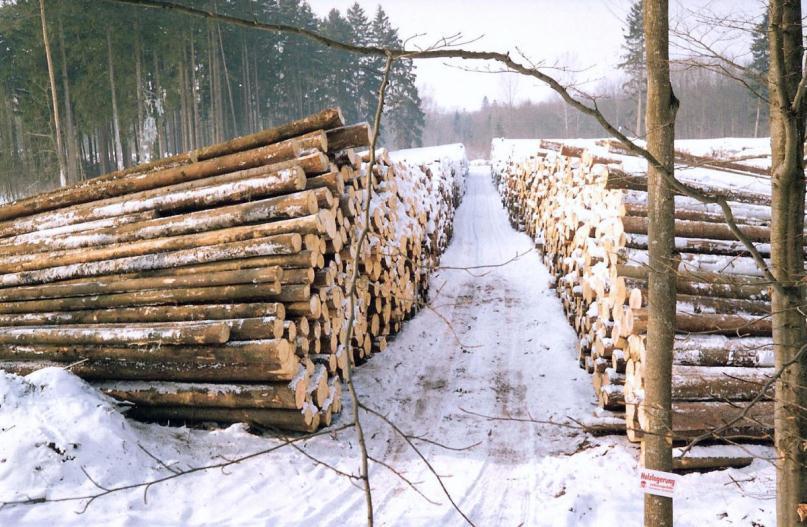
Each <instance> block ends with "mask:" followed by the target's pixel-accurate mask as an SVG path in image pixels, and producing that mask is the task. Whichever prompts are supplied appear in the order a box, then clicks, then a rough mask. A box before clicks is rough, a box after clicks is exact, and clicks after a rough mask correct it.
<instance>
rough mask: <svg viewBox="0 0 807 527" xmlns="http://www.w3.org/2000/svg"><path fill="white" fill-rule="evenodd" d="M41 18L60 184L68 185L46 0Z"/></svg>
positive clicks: (41, 1) (40, 6) (42, 6)
mask: <svg viewBox="0 0 807 527" xmlns="http://www.w3.org/2000/svg"><path fill="white" fill-rule="evenodd" d="M39 18H40V20H41V22H42V42H43V43H44V45H45V59H46V60H47V63H48V80H49V81H50V100H51V111H52V113H53V131H54V134H55V136H56V159H57V162H58V163H59V184H60V185H61V186H63V187H64V186H66V185H67V171H66V170H65V162H64V150H63V149H62V126H61V123H60V120H59V102H58V97H57V94H56V74H55V73H54V71H53V58H52V57H51V53H50V41H49V40H48V24H47V22H46V20H45V0H39Z"/></svg>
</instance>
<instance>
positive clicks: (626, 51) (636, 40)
mask: <svg viewBox="0 0 807 527" xmlns="http://www.w3.org/2000/svg"><path fill="white" fill-rule="evenodd" d="M642 5H643V2H642V0H636V1H634V3H633V5H631V7H630V11H629V12H628V18H627V20H626V23H627V27H626V28H625V33H624V34H623V36H624V42H623V43H622V55H621V58H622V62H620V63H619V68H620V69H621V70H623V71H624V72H625V73H626V74H627V76H628V80H627V82H626V83H625V86H624V87H625V89H626V91H627V93H628V95H633V96H635V97H636V131H635V133H636V134H637V135H642V130H643V129H644V126H643V125H642V101H643V99H644V97H645V92H646V83H647V80H646V73H645V47H644V27H643V16H642Z"/></svg>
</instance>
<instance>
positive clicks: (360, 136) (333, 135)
mask: <svg viewBox="0 0 807 527" xmlns="http://www.w3.org/2000/svg"><path fill="white" fill-rule="evenodd" d="M326 133H327V134H328V151H329V152H338V151H339V150H345V149H347V148H358V147H362V146H370V136H371V135H372V134H371V133H370V125H369V124H367V123H360V124H354V125H350V126H342V127H339V128H333V129H331V130H328V131H327V132H326Z"/></svg>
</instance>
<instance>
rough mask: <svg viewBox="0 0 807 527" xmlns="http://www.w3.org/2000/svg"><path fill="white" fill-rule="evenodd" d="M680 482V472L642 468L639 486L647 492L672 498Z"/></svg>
mask: <svg viewBox="0 0 807 527" xmlns="http://www.w3.org/2000/svg"><path fill="white" fill-rule="evenodd" d="M677 484H678V474H673V473H672V472H661V471H660V470H650V469H649V468H643V469H640V475H639V486H640V487H641V488H642V492H645V493H646V494H655V495H656V496H665V497H667V498H672V497H673V494H675V487H676V485H677Z"/></svg>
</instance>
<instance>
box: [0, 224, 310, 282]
mask: <svg viewBox="0 0 807 527" xmlns="http://www.w3.org/2000/svg"><path fill="white" fill-rule="evenodd" d="M302 243H303V242H302V237H301V236H300V235H299V234H296V233H295V234H281V235H277V236H268V237H266V238H258V239H255V240H246V241H239V242H232V243H223V244H218V245H209V246H205V247H195V248H193V249H184V250H180V251H172V252H166V253H158V254H147V255H143V256H131V257H127V258H118V259H116V260H106V261H99V262H88V263H79V264H72V265H65V266H59V267H51V268H48V269H42V270H35V271H23V272H16V273H9V274H2V275H0V287H12V286H17V285H32V284H41V283H47V282H56V281H60V280H69V279H72V278H86V277H90V276H101V275H107V274H122V273H130V272H137V271H151V270H155V269H170V268H174V267H182V266H185V265H195V264H200V263H208V262H218V261H222V260H232V259H240V258H250V257H254V256H270V255H289V254H294V253H298V252H299V251H300V249H301V248H302ZM309 256H310V255H309ZM280 260H282V259H280V258H279V259H278V261H280ZM267 265H281V266H282V264H274V263H269V264H267Z"/></svg>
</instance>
